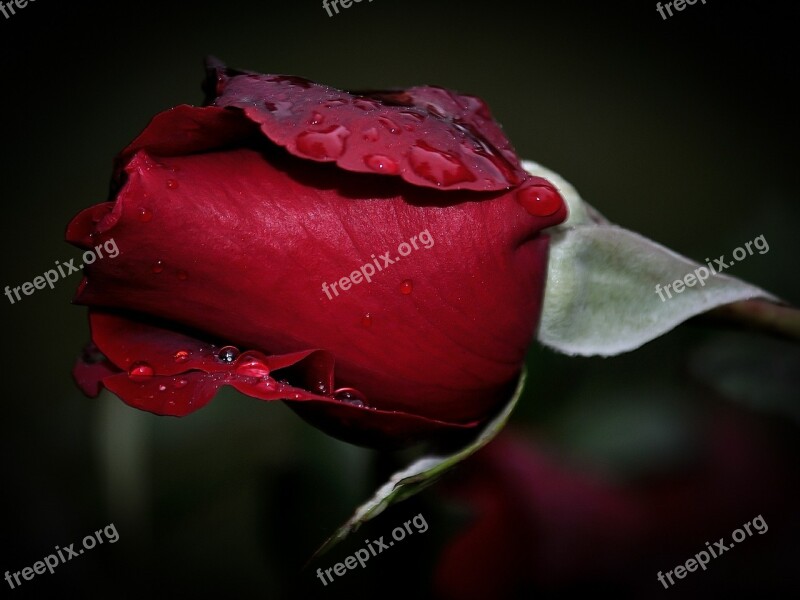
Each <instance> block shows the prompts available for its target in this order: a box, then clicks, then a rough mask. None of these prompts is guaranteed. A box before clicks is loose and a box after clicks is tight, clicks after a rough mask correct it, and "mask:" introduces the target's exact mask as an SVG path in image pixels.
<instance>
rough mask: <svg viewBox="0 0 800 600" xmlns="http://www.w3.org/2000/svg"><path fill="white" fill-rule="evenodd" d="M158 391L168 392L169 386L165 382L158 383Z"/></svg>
mask: <svg viewBox="0 0 800 600" xmlns="http://www.w3.org/2000/svg"><path fill="white" fill-rule="evenodd" d="M158 391H159V392H166V391H167V386H165V385H164V384H163V383H160V384H158Z"/></svg>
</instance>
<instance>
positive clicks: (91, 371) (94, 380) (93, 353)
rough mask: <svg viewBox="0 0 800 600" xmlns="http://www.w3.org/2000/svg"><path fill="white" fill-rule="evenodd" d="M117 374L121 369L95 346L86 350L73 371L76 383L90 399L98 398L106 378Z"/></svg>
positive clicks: (89, 345) (90, 346)
mask: <svg viewBox="0 0 800 600" xmlns="http://www.w3.org/2000/svg"><path fill="white" fill-rule="evenodd" d="M117 373H119V369H118V368H117V367H115V366H114V365H113V364H112V363H111V361H109V360H108V359H107V358H106V357H105V356H103V354H101V353H100V351H99V350H98V349H97V346H95V345H94V344H88V345H87V346H86V348H84V350H83V353H82V354H81V356H79V357H78V360H76V361H75V366H74V367H73V369H72V377H73V378H74V379H75V383H77V384H78V387H79V388H80V389H81V391H82V392H83V393H84V394H86V395H87V396H89V397H90V398H96V397H97V395H98V394H99V393H100V388H101V387H102V382H103V380H104V379H105V378H106V377H110V376H111V375H115V374H117Z"/></svg>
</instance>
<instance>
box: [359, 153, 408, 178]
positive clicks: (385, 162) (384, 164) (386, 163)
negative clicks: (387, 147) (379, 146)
mask: <svg viewBox="0 0 800 600" xmlns="http://www.w3.org/2000/svg"><path fill="white" fill-rule="evenodd" d="M364 164H365V165H367V166H368V167H369V168H370V169H372V170H373V171H375V172H376V173H386V174H387V175H397V174H398V173H399V172H400V167H399V166H398V164H397V163H396V162H395V161H394V160H392V159H391V158H389V157H388V156H384V155H383V154H369V155H367V156H365V157H364Z"/></svg>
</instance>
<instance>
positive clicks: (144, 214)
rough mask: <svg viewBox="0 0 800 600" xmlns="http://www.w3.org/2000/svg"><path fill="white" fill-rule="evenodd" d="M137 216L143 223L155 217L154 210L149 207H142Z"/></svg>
mask: <svg viewBox="0 0 800 600" xmlns="http://www.w3.org/2000/svg"><path fill="white" fill-rule="evenodd" d="M137 216H138V218H139V220H140V221H141V222H142V223H147V222H148V221H150V220H151V219H152V218H153V211H152V210H150V209H149V208H140V209H139V213H138V215H137Z"/></svg>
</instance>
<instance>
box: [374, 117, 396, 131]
mask: <svg viewBox="0 0 800 600" xmlns="http://www.w3.org/2000/svg"><path fill="white" fill-rule="evenodd" d="M378 123H380V124H381V125H383V126H384V127H385V128H386V130H387V131H388V132H389V133H393V134H394V135H399V134H400V133H402V130H401V129H400V126H399V125H398V124H397V123H395V122H394V121H392V120H391V119H387V118H386V117H379V118H378Z"/></svg>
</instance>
